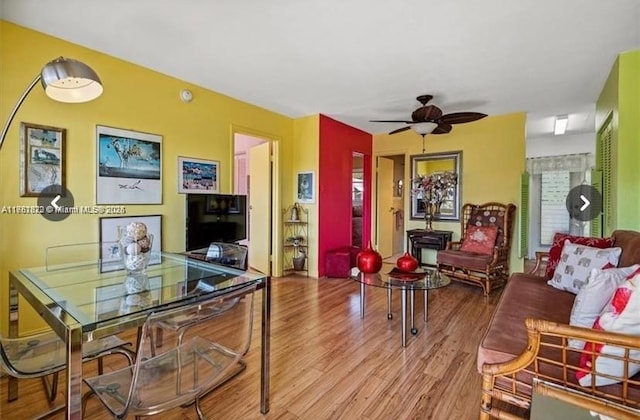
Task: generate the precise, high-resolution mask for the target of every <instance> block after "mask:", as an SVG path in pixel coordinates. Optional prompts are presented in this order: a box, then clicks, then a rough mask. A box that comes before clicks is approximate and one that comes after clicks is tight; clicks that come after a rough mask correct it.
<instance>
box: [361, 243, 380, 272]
mask: <svg viewBox="0 0 640 420" xmlns="http://www.w3.org/2000/svg"><path fill="white" fill-rule="evenodd" d="M356 265H357V266H358V270H360V272H362V273H367V274H369V273H377V272H378V271H380V269H381V268H382V255H380V254H379V253H378V252H377V251H376V250H374V249H373V248H372V247H371V242H369V246H368V247H367V249H365V250H363V251H360V252H359V253H358V255H357V257H356Z"/></svg>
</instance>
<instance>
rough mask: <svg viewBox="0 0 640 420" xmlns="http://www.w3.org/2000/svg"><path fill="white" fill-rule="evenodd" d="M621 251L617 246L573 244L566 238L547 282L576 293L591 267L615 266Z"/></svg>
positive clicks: (583, 283) (584, 281) (585, 280)
mask: <svg viewBox="0 0 640 420" xmlns="http://www.w3.org/2000/svg"><path fill="white" fill-rule="evenodd" d="M621 253H622V248H619V247H614V248H604V249H600V248H592V247H590V246H586V245H579V244H573V243H571V241H569V240H568V239H567V240H565V241H564V247H563V248H562V253H561V254H560V262H559V263H558V266H557V267H556V271H555V273H554V274H553V278H552V279H551V280H549V281H548V282H547V284H549V285H551V286H553V287H555V288H556V289H560V290H566V291H567V292H571V293H574V294H577V293H578V292H579V291H580V289H581V288H582V286H584V285H585V284H586V282H587V278H588V277H589V273H590V272H591V269H592V268H608V267H615V266H616V265H618V259H619V258H620V254H621Z"/></svg>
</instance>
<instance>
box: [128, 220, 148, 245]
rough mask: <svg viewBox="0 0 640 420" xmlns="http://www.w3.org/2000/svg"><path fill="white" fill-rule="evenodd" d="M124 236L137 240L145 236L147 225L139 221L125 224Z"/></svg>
mask: <svg viewBox="0 0 640 420" xmlns="http://www.w3.org/2000/svg"><path fill="white" fill-rule="evenodd" d="M125 232H126V236H128V237H129V238H133V240H135V241H138V240H140V239H142V238H144V237H145V236H147V225H145V224H144V223H141V222H131V223H129V224H128V225H127V228H126V231H125Z"/></svg>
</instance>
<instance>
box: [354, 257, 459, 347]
mask: <svg viewBox="0 0 640 420" xmlns="http://www.w3.org/2000/svg"><path fill="white" fill-rule="evenodd" d="M350 277H351V279H353V280H355V281H357V282H358V283H360V318H361V319H364V303H365V288H366V286H370V287H377V288H382V289H386V290H387V318H388V319H391V318H392V317H393V315H392V312H391V293H392V291H393V290H399V291H400V306H401V309H400V320H401V323H400V328H401V329H402V334H401V340H402V341H401V342H402V347H407V306H408V309H409V319H410V320H411V330H410V331H411V334H413V335H416V334H417V333H418V329H417V328H416V325H415V319H414V316H415V292H416V291H422V292H423V304H424V322H427V309H428V303H429V290H433V289H438V288H440V287H444V286H448V285H449V284H450V283H451V279H450V278H449V277H448V276H446V275H444V274H441V273H439V272H438V271H437V270H435V269H431V268H424V267H420V268H418V269H417V270H415V271H413V272H410V273H407V272H402V271H400V270H398V269H397V268H393V269H391V270H388V267H385V268H383V269H382V270H381V271H380V272H379V273H362V272H360V271H359V270H358V269H357V268H353V269H352V272H351V274H350Z"/></svg>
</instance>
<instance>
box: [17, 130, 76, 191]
mask: <svg viewBox="0 0 640 420" xmlns="http://www.w3.org/2000/svg"><path fill="white" fill-rule="evenodd" d="M66 135H67V130H66V129H64V128H57V127H49V126H46V125H36V124H30V123H24V122H23V123H21V124H20V196H21V197H37V196H40V195H42V191H43V190H44V189H45V188H47V187H52V186H57V187H58V188H49V189H47V191H46V195H50V196H55V195H56V194H58V193H59V192H60V191H62V189H61V188H60V187H61V186H63V185H64V165H63V150H64V149H63V146H64V140H65V137H66Z"/></svg>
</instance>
